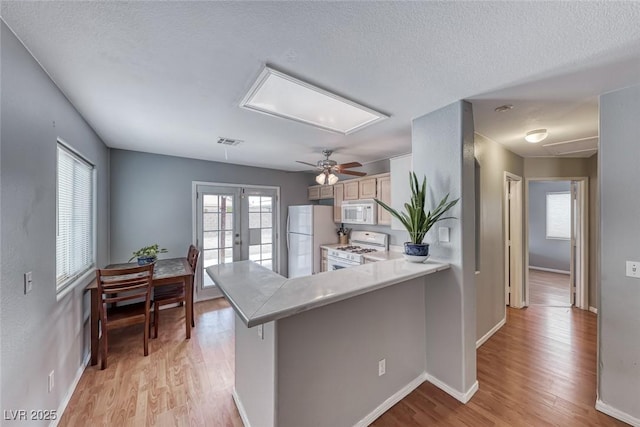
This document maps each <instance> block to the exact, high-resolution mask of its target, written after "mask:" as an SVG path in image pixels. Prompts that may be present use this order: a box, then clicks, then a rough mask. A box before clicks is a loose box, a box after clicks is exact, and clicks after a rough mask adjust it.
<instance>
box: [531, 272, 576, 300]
mask: <svg viewBox="0 0 640 427" xmlns="http://www.w3.org/2000/svg"><path fill="white" fill-rule="evenodd" d="M569 282H570V279H569V275H568V274H560V273H551V272H549V271H540V270H533V269H529V304H531V305H548V306H556V307H570V306H571V299H570V295H569Z"/></svg>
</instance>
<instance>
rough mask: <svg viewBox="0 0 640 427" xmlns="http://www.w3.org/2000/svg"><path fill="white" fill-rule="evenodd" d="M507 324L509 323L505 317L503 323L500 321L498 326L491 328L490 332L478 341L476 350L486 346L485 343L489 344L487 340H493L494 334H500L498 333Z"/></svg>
mask: <svg viewBox="0 0 640 427" xmlns="http://www.w3.org/2000/svg"><path fill="white" fill-rule="evenodd" d="M505 323H507V318H506V317H503V318H502V320H501V321H499V322H498V323H497V324H496V326H494V327H493V328H491V329H490V330H489V332H487V333H486V334H484V335H483V336H482V338H480V339H479V340H478V341H476V349H477V348H478V347H480V346H481V345H482V344H484V343H485V342H487V340H488V339H489V338H491V336H492V335H493V334H495V333H496V332H498V331H499V330H500V328H502V327H503V326H504V325H505Z"/></svg>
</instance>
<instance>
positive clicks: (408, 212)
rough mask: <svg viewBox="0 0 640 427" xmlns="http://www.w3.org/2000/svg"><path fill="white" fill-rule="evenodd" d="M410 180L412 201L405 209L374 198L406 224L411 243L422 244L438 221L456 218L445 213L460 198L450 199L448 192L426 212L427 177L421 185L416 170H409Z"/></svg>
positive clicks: (405, 205)
mask: <svg viewBox="0 0 640 427" xmlns="http://www.w3.org/2000/svg"><path fill="white" fill-rule="evenodd" d="M409 182H410V183H411V202H410V203H405V204H404V211H402V212H398V211H397V210H395V209H393V208H392V207H391V206H389V205H387V204H386V203H384V202H382V201H380V200H378V199H374V200H375V201H376V203H378V204H379V205H380V206H382V207H383V208H384V209H385V210H387V211H388V212H389V213H390V214H391V215H393V216H394V217H396V218H397V219H398V220H399V221H400V222H401V223H402V225H404V227H405V228H406V229H407V231H408V232H409V236H410V238H411V243H414V244H420V243H422V241H423V240H424V236H425V235H426V234H427V232H428V231H429V230H431V227H433V225H434V224H435V223H436V222H438V221H442V220H443V219H451V218H454V217H450V216H448V217H444V216H443V215H444V214H445V213H447V211H448V210H449V209H451V208H452V207H453V206H454V205H455V204H456V203H458V200H460V199H455V200H451V201H449V194H447V195H446V196H444V198H443V199H442V200H441V201H440V203H438V206H436V208H435V209H434V210H433V211H426V212H425V201H426V198H427V177H426V176H425V177H424V178H423V180H422V185H419V183H418V177H417V176H416V174H415V172H409Z"/></svg>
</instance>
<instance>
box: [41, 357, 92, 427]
mask: <svg viewBox="0 0 640 427" xmlns="http://www.w3.org/2000/svg"><path fill="white" fill-rule="evenodd" d="M90 360H91V352H89V353H87V356H86V357H85V358H84V360H83V361H82V363H81V364H80V367H79V368H78V372H76V377H75V378H74V379H73V382H72V383H71V387H69V390H67V394H65V396H64V399H62V403H60V406H59V407H58V411H57V412H56V414H57V417H56V419H55V420H53V421H51V423H50V424H49V427H56V426H57V425H58V422H59V421H60V418H62V414H64V411H65V409H67V405H68V404H69V401H70V400H71V396H73V392H74V391H76V387H77V386H78V383H79V382H80V378H82V374H83V373H84V370H85V369H87V366H88V365H89V361H90Z"/></svg>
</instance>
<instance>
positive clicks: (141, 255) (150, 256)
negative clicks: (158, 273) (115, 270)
mask: <svg viewBox="0 0 640 427" xmlns="http://www.w3.org/2000/svg"><path fill="white" fill-rule="evenodd" d="M167 252H168V251H167V250H166V249H165V248H162V249H161V248H160V247H159V246H158V244H157V243H156V244H153V245H151V246H145V247H144V248H140V249H138V250H137V251H135V252H134V253H133V256H132V257H131V258H129V262H131V261H133V259H134V258H138V265H145V264H151V263H152V262H155V261H156V259H158V254H164V253H167Z"/></svg>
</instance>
